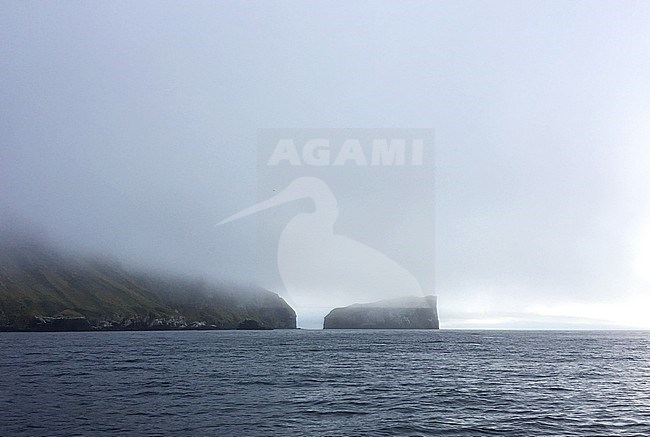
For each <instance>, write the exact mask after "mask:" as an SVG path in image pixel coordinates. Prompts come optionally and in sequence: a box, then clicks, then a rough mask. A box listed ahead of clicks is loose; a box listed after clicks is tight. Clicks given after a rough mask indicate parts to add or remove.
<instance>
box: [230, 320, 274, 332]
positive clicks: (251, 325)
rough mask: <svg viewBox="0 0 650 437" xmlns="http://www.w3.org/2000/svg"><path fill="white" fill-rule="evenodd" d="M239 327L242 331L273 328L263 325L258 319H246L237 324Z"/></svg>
mask: <svg viewBox="0 0 650 437" xmlns="http://www.w3.org/2000/svg"><path fill="white" fill-rule="evenodd" d="M237 329H239V330H242V331H265V330H269V329H273V328H267V327H266V326H263V325H261V324H260V322H258V321H257V320H253V319H246V320H244V321H243V322H241V323H240V324H239V326H237Z"/></svg>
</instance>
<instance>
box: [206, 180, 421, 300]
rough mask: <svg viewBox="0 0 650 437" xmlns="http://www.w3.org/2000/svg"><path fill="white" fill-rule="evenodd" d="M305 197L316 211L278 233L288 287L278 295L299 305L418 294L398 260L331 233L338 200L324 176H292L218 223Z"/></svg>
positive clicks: (279, 261)
mask: <svg viewBox="0 0 650 437" xmlns="http://www.w3.org/2000/svg"><path fill="white" fill-rule="evenodd" d="M304 198H310V199H312V201H313V202H314V206H315V209H314V211H313V212H308V213H300V214H297V215H296V216H295V217H293V218H292V219H291V220H290V221H289V223H287V225H286V226H285V228H284V229H283V231H282V233H281V234H280V240H279V243H278V250H277V265H278V271H279V273H280V277H281V279H282V282H283V285H284V288H285V291H286V294H284V293H281V294H283V295H284V296H285V297H288V299H289V300H291V301H293V302H294V303H295V305H297V306H299V307H310V306H311V307H330V308H331V307H333V306H342V305H349V304H351V303H355V302H368V301H373V300H380V299H387V298H394V297H400V296H414V295H415V296H420V295H422V288H421V287H420V284H419V282H418V281H417V279H416V278H415V277H414V276H413V275H412V274H411V273H410V272H409V271H408V270H406V269H405V268H404V267H402V266H401V265H399V264H398V263H397V262H395V261H394V260H392V259H390V258H389V257H388V256H386V255H384V254H383V253H381V252H380V251H378V250H376V249H374V248H372V247H369V246H367V245H365V244H363V243H360V242H358V241H355V240H353V239H351V238H348V237H346V236H343V235H337V234H335V233H334V224H335V222H336V219H337V216H338V213H339V210H338V204H337V200H336V197H335V196H334V193H332V191H331V190H330V188H329V187H328V185H327V184H326V183H325V182H324V181H323V180H322V179H319V178H316V177H299V178H296V179H294V180H293V181H292V182H291V183H290V184H289V185H288V186H287V187H286V188H285V189H284V190H282V191H281V192H280V193H278V194H277V195H275V196H273V197H272V198H270V199H268V200H264V201H262V202H259V203H258V204H256V205H254V206H251V207H249V208H246V209H244V210H242V211H240V212H238V213H236V214H234V215H232V216H230V217H228V218H226V219H224V220H222V221H221V222H219V223H218V224H217V225H218V226H219V225H223V224H226V223H229V222H232V221H235V220H239V219H242V218H244V217H247V216H249V215H251V214H255V213H258V212H261V211H263V210H266V209H268V208H273V207H276V206H279V205H282V204H285V203H287V202H291V201H294V200H298V199H304Z"/></svg>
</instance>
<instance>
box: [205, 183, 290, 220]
mask: <svg viewBox="0 0 650 437" xmlns="http://www.w3.org/2000/svg"><path fill="white" fill-rule="evenodd" d="M298 198H299V197H296V196H292V195H290V194H289V193H288V192H287V190H286V189H285V190H283V191H280V192H279V193H278V194H276V195H275V196H273V197H271V198H270V199H267V200H263V201H261V202H259V203H258V204H256V205H253V206H250V207H248V208H246V209H243V210H241V211H239V212H238V213H236V214H233V215H231V216H230V217H228V218H225V219H223V220H221V221H220V222H219V223H217V224H216V225H215V226H221V225H225V224H226V223H230V222H233V221H235V220H239V219H241V218H244V217H247V216H249V215H252V214H257V213H258V212H260V211H264V210H265V209H269V208H273V207H276V206H279V205H282V204H284V203H287V202H291V201H292V200H296V199H298Z"/></svg>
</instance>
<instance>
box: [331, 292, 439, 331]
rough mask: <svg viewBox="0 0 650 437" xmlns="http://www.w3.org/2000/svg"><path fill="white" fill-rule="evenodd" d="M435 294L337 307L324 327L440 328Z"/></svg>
mask: <svg viewBox="0 0 650 437" xmlns="http://www.w3.org/2000/svg"><path fill="white" fill-rule="evenodd" d="M438 328H439V322H438V308H437V300H436V297H435V296H426V297H406V298H400V299H390V300H383V301H379V302H374V303H368V304H354V305H350V306H347V307H344V308H335V309H333V310H332V311H330V313H329V314H328V315H327V316H325V320H324V322H323V329H438Z"/></svg>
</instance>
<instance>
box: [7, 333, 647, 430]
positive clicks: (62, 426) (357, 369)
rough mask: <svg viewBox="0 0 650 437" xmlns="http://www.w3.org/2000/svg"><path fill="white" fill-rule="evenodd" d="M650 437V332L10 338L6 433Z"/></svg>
mask: <svg viewBox="0 0 650 437" xmlns="http://www.w3.org/2000/svg"><path fill="white" fill-rule="evenodd" d="M115 434H119V435H174V436H176V435H233V436H244V435H252V436H254V435H262V436H272V435H373V436H374V435H376V436H382V435H386V436H392V435H472V436H474V435H564V436H566V435H576V436H582V435H650V332H579V331H577V332H576V331H574V332H554V331H546V332H525V331H519V332H513V331H445V330H441V331H306V330H295V331H195V332H96V333H2V334H0V435H2V436H12V435H30V436H31V435H43V436H45V435H48V436H50V435H115Z"/></svg>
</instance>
